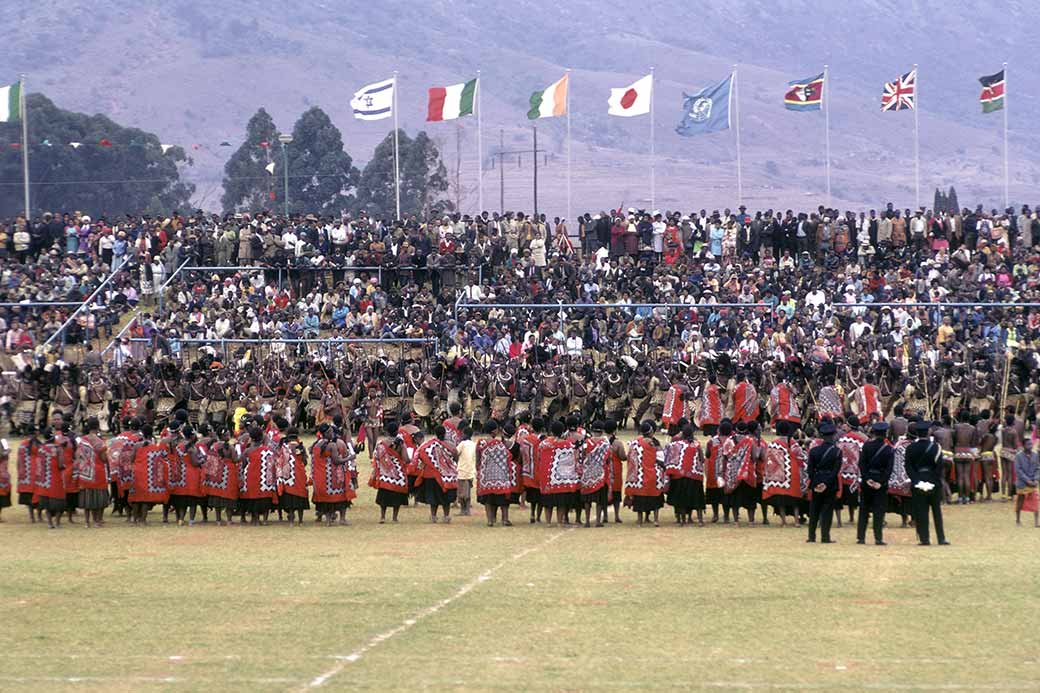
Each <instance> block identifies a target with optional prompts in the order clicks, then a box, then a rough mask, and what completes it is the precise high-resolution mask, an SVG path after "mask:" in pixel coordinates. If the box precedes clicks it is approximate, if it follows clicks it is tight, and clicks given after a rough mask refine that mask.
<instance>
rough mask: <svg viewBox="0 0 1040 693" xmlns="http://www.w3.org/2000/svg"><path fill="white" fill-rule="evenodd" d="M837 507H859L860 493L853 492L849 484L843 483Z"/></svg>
mask: <svg viewBox="0 0 1040 693" xmlns="http://www.w3.org/2000/svg"><path fill="white" fill-rule="evenodd" d="M835 507H836V508H858V507H859V493H853V492H852V490H851V489H850V488H849V487H848V485H847V484H842V485H841V498H839V499H838V502H837V503H836V504H835Z"/></svg>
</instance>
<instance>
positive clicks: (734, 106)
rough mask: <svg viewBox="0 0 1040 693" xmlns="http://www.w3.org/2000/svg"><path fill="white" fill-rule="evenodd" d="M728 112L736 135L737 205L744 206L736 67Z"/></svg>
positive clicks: (734, 68) (735, 67) (734, 67)
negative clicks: (731, 117)
mask: <svg viewBox="0 0 1040 693" xmlns="http://www.w3.org/2000/svg"><path fill="white" fill-rule="evenodd" d="M729 93H730V101H731V103H730V112H731V113H732V114H733V116H734V118H733V120H734V129H735V130H736V134H737V204H738V205H742V204H744V172H743V171H742V170H741V169H742V162H741V157H740V94H739V92H738V91H737V66H736V65H734V66H733V85H732V88H731V89H730V92H729Z"/></svg>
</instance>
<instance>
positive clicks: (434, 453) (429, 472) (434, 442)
mask: <svg viewBox="0 0 1040 693" xmlns="http://www.w3.org/2000/svg"><path fill="white" fill-rule="evenodd" d="M444 434H445V430H444V426H437V428H436V429H434V435H433V437H431V438H429V439H425V440H424V437H423V435H422V433H417V434H416V435H415V441H416V443H417V444H418V445H419V447H418V448H416V450H415V471H416V474H417V475H418V478H417V480H416V485H417V486H418V488H419V493H418V494H417V498H418V499H419V502H420V503H426V504H427V505H429V506H430V522H433V523H436V522H438V520H437V508H441V509H442V511H443V513H442V514H443V522H445V523H450V522H451V504H452V503H454V502H455V498H456V496H457V495H458V487H459V465H458V462H457V461H456V459H455V448H454V447H452V446H451V445H449V444H448V443H447V442H445V440H444Z"/></svg>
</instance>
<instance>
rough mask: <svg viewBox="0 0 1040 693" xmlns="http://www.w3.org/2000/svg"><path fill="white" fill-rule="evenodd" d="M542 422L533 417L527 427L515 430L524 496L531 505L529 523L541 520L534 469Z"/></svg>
mask: <svg viewBox="0 0 1040 693" xmlns="http://www.w3.org/2000/svg"><path fill="white" fill-rule="evenodd" d="M543 428H544V424H543V423H542V419H541V418H535V419H534V420H533V421H532V422H531V424H530V426H529V427H521V428H520V429H519V430H517V432H516V444H517V447H519V449H520V479H521V483H522V484H523V487H524V497H525V499H526V500H527V504H528V505H529V506H530V507H531V520H530V522H531V524H532V525H533V524H534V523H536V522H541V521H542V498H541V489H540V488H539V484H538V475H537V473H536V471H535V470H536V469H537V466H538V445H539V444H540V443H541V442H542V436H541V434H542V430H543Z"/></svg>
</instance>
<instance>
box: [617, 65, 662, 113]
mask: <svg viewBox="0 0 1040 693" xmlns="http://www.w3.org/2000/svg"><path fill="white" fill-rule="evenodd" d="M653 89H654V76H653V75H647V76H646V77H643V78H642V79H640V80H638V81H636V82H633V83H632V84H631V85H629V86H627V87H621V88H620V89H611V90H610V98H609V99H607V105H608V108H607V113H608V114H610V115H613V116H622V117H629V116H638V115H645V114H647V113H649V112H650V94H651V92H652V91H653Z"/></svg>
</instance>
